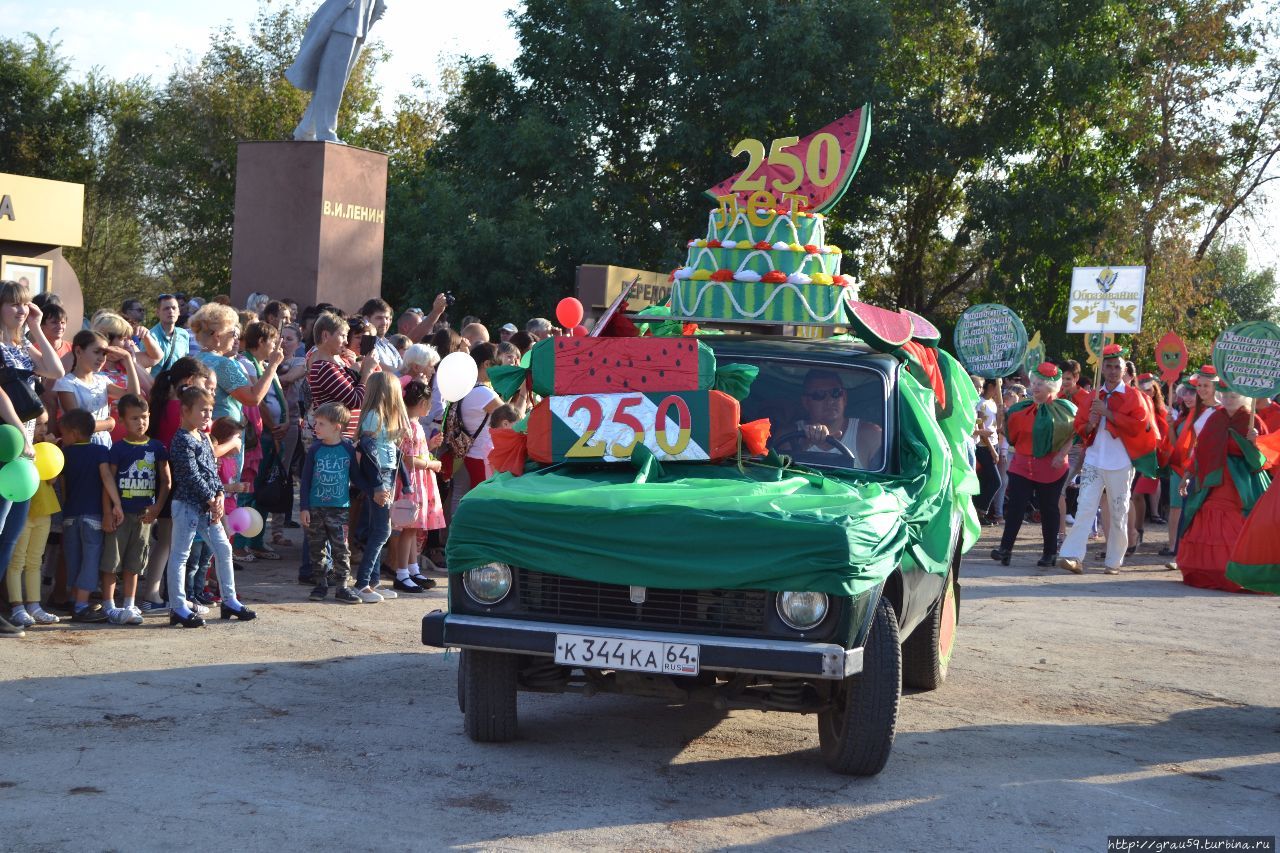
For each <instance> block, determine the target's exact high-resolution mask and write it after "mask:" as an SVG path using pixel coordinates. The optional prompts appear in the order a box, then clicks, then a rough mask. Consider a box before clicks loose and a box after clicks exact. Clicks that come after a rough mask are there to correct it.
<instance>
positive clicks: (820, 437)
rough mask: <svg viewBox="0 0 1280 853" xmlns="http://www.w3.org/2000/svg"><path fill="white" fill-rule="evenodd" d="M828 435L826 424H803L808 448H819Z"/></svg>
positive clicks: (829, 432)
mask: <svg viewBox="0 0 1280 853" xmlns="http://www.w3.org/2000/svg"><path fill="white" fill-rule="evenodd" d="M830 435H831V430H829V429H827V426H826V424H805V427H804V437H805V439H806V440H807V441H808V442H809V446H810V447H814V446H821V445H822V444H824V443H826V440H827V438H828V437H830Z"/></svg>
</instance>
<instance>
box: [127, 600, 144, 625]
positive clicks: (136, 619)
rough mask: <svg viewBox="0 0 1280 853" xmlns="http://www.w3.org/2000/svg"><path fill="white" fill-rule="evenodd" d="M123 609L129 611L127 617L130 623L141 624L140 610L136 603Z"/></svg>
mask: <svg viewBox="0 0 1280 853" xmlns="http://www.w3.org/2000/svg"><path fill="white" fill-rule="evenodd" d="M125 610H128V611H129V613H130V614H131V616H130V618H129V624H130V625H141V624H142V611H141V610H139V609H138V606H137V605H136V604H134V605H131V606H129V607H126V608H125Z"/></svg>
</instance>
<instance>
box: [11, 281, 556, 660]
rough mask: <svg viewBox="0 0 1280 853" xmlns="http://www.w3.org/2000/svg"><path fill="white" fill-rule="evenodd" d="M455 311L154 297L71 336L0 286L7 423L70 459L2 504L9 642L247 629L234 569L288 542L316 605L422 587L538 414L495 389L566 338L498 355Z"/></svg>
mask: <svg viewBox="0 0 1280 853" xmlns="http://www.w3.org/2000/svg"><path fill="white" fill-rule="evenodd" d="M450 302H451V300H450V299H449V298H448V297H446V295H444V294H440V295H438V296H437V297H436V298H435V300H434V302H433V303H432V305H431V307H430V309H429V310H424V309H422V308H417V307H411V308H408V309H407V310H404V311H402V312H400V314H399V317H396V313H395V311H394V310H393V309H392V307H391V305H389V304H388V303H387V302H386V301H385V300H383V299H380V298H373V299H369V300H367V301H366V302H365V303H364V304H363V305H362V306H360V307H359V310H357V311H354V312H350V313H348V312H346V311H343V310H342V309H341V308H339V307H337V306H334V305H330V304H320V305H308V306H305V307H302V308H301V310H300V306H299V305H298V304H297V303H296V302H293V301H292V300H289V299H272V298H271V297H270V296H268V295H267V294H262V293H254V294H252V295H251V296H250V297H249V299H248V300H247V303H246V305H245V307H244V309H243V310H238V309H236V308H235V307H234V306H232V305H231V303H230V299H228V298H227V297H217V298H215V299H214V300H212V301H210V302H208V303H205V302H204V301H203V300H200V299H198V298H195V299H187V298H185V297H184V296H182V295H180V294H167V293H166V294H161V295H160V296H159V297H158V298H157V299H156V300H155V302H154V304H153V305H151V306H148V305H146V304H144V303H143V302H142V301H140V300H137V299H128V300H126V301H125V302H124V303H123V304H122V305H121V306H120V308H119V311H118V312H116V311H111V310H100V311H97V312H96V313H94V314H93V315H92V316H91V317H90V318H88V320H87V321H86V323H85V326H86V327H85V328H84V329H82V330H80V331H77V332H76V333H75V334H74V335H72V337H71V338H70V339H68V337H67V333H68V329H67V313H66V311H65V310H64V308H63V307H62V305H61V304H60V302H59V300H58V299H57V297H56V296H54V295H52V294H47V293H44V294H37V295H36V296H35V297H34V298H32V296H31V294H29V293H28V292H27V289H26V287H25V286H24V285H21V284H18V283H15V282H3V283H0V326H2V328H3V331H2V332H0V338H3V340H2V341H0V359H2V360H3V363H2V364H0V369H2V370H3V373H0V420H3V422H4V423H8V424H11V425H12V426H14V427H16V428H17V429H19V430H21V432H22V435H23V444H24V447H23V450H22V453H24V454H25V455H27V456H28V457H31V456H33V455H34V449H33V448H34V445H36V444H37V443H39V442H51V443H53V444H55V445H57V446H59V447H60V448H61V452H62V454H63V460H64V462H63V466H62V471H61V473H60V474H59V475H58V476H57V477H56V478H53V479H51V480H49V481H47V482H42V483H40V485H39V488H38V489H37V491H36V494H35V495H34V496H33V497H32V498H31V499H30V500H28V501H9V500H3V499H0V573H4V574H5V576H6V582H5V584H4V593H5V594H7V598H8V606H7V608H5V610H4V611H3V612H4V613H7V614H8V616H7V618H6V617H4V616H0V636H6V637H19V636H23V635H24V633H25V632H26V630H27V629H30V628H33V627H36V626H41V625H50V624H54V623H57V622H59V621H61V620H63V619H68V618H69V619H71V620H72V621H75V622H85V623H104V624H107V625H141V624H143V623H144V621H145V620H144V617H146V616H149V615H158V616H167V617H168V621H169V624H171V625H175V626H182V627H199V626H201V625H203V624H204V620H205V617H206V616H208V615H209V614H210V613H211V612H212V608H214V607H217V608H218V614H219V615H220V616H221V618H223V619H228V620H233V619H235V620H249V619H253V618H255V617H256V616H257V614H256V612H255V611H253V610H251V609H250V608H248V607H246V606H245V605H244V604H243V603H242V602H241V601H240V599H239V597H238V596H237V593H236V585H235V572H236V570H237V569H244V568H245V567H246V566H248V565H250V564H253V563H255V562H258V561H276V560H280V559H281V553H280V550H278V549H280V548H282V547H287V546H301V554H302V557H301V564H300V566H299V570H298V581H299V583H300V584H303V585H305V586H307V587H309V588H310V593H309V597H310V599H311V600H314V601H319V602H324V601H330V600H331V601H334V602H338V603H343V604H374V603H378V602H381V601H385V600H387V599H392V598H396V597H398V596H401V595H406V596H413V595H419V594H421V593H423V592H425V591H426V590H428V589H431V588H432V587H434V586H435V584H436V581H435V580H434V579H433V578H432V577H430V575H431V574H439V573H440V572H443V571H445V570H446V569H447V566H446V563H445V558H444V545H445V542H446V539H447V535H448V522H449V518H450V517H451V515H452V510H453V508H454V507H455V506H456V504H457V501H458V499H459V498H460V497H461V496H462V495H463V494H465V492H466V491H467V490H468V489H469V488H470V487H471V485H472V484H474V483H478V482H480V481H482V480H484V479H486V478H487V477H488V476H489V475H490V473H491V469H490V467H489V464H488V455H489V452H490V450H491V449H492V446H493V445H492V441H491V440H490V438H489V432H490V430H491V429H493V428H495V427H503V426H510V425H512V424H514V423H515V422H516V421H518V420H520V419H521V418H523V417H524V415H525V414H526V413H527V412H528V409H529V408H530V406H531V405H532V402H533V401H532V400H530V399H528V398H527V396H526V395H524V394H521V395H518V396H517V397H515V398H514V399H512V400H511V401H510V402H504V401H502V400H501V399H499V398H498V395H497V394H496V393H495V392H494V391H493V389H492V387H490V385H489V382H488V376H487V371H488V369H489V368H490V367H492V366H494V365H498V364H515V363H516V362H518V361H519V359H520V358H521V356H522V355H523V354H524V353H525V352H527V351H528V349H529V348H530V347H531V346H532V345H533V344H534V342H536V341H537V340H539V339H541V338H544V337H547V336H549V335H551V334H553V333H554V332H555V331H556V330H555V329H554V328H553V327H552V324H551V323H550V322H549V321H548V320H546V319H543V318H534V319H532V320H530V321H529V322H528V323H527V324H525V328H524V330H523V331H521V330H520V329H519V328H517V327H516V326H515V325H514V324H512V323H504V324H503V325H501V326H500V327H499V328H498V334H497V336H496V337H493V336H491V334H490V331H489V328H488V327H487V326H486V325H485V324H484V323H483V322H482V320H481V319H480V318H477V317H464V318H463V319H462V321H461V322H460V323H459V324H458V325H457V329H456V330H455V328H454V326H453V325H451V324H450V322H449V320H448V319H447V318H446V316H445V314H446V311H447V309H448V308H449V305H450ZM152 312H154V313H153V314H152ZM151 316H154V318H155V322H154V324H153V325H150V326H148V321H149V320H150V317H151ZM393 327H394V328H393ZM457 352H466V353H468V354H469V355H470V356H471V358H473V359H474V360H475V363H476V368H477V380H476V385H475V387H474V388H473V389H472V390H471V392H470V393H468V394H467V395H466V397H464V398H463V399H462V400H461V401H459V402H458V403H456V404H453V408H455V409H456V414H455V415H454V416H453V417H452V418H451V419H450V420H451V422H453V423H454V425H453V426H450V427H449V429H452V430H454V431H455V432H459V433H465V437H466V440H465V441H464V442H456V441H455V442H452V443H451V444H450V446H465V447H466V450H465V454H459V455H461V458H453V454H451V453H450V452H449V451H448V450H447V449H445V448H444V447H442V441H443V439H444V432H445V430H446V422H445V415H446V404H445V402H444V401H443V400H442V399H441V397H440V393H439V391H438V389H437V387H436V383H435V370H436V367H437V365H438V364H439V363H440V360H441V359H442V358H443V357H445V356H447V355H449V354H451V353H457ZM34 401H38V402H34ZM331 593H332V594H331Z"/></svg>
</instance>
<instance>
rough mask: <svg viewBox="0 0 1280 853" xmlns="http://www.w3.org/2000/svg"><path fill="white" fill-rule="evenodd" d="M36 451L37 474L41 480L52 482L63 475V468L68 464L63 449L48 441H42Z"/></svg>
mask: <svg viewBox="0 0 1280 853" xmlns="http://www.w3.org/2000/svg"><path fill="white" fill-rule="evenodd" d="M35 451H36V458H35V463H36V473H38V474H39V475H40V479H41V480H52V479H53V478H54V477H56V476H58V475H59V474H61V473H62V466H63V464H64V463H65V462H66V459H65V458H64V457H63V455H62V448H60V447H58V445H56V444H52V443H50V442H48V441H42V442H40V443H39V444H37V445H36V446H35Z"/></svg>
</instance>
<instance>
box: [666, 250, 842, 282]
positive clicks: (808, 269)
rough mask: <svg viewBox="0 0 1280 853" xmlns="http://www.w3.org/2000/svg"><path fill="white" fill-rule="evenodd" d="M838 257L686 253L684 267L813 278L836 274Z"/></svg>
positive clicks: (768, 252)
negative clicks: (819, 273) (687, 255)
mask: <svg viewBox="0 0 1280 853" xmlns="http://www.w3.org/2000/svg"><path fill="white" fill-rule="evenodd" d="M841 257H842V256H841V255H838V254H835V253H834V252H833V253H831V254H826V255H823V254H816V255H811V254H809V253H807V252H793V251H791V250H790V249H783V250H779V249H710V248H708V249H697V248H694V249H690V250H689V260H688V263H687V264H686V266H688V267H692V268H693V269H694V270H695V271H696V270H707V271H708V272H715V271H716V270H733V271H734V272H738V271H740V270H751V271H752V272H757V273H760V274H761V275H764V274H765V273H767V272H773V271H775V270H776V271H778V272H781V273H785V274H786V275H791V274H792V273H804V274H806V275H813V274H814V273H816V272H821V273H826V274H827V275H833V276H834V275H839V274H840V259H841Z"/></svg>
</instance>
